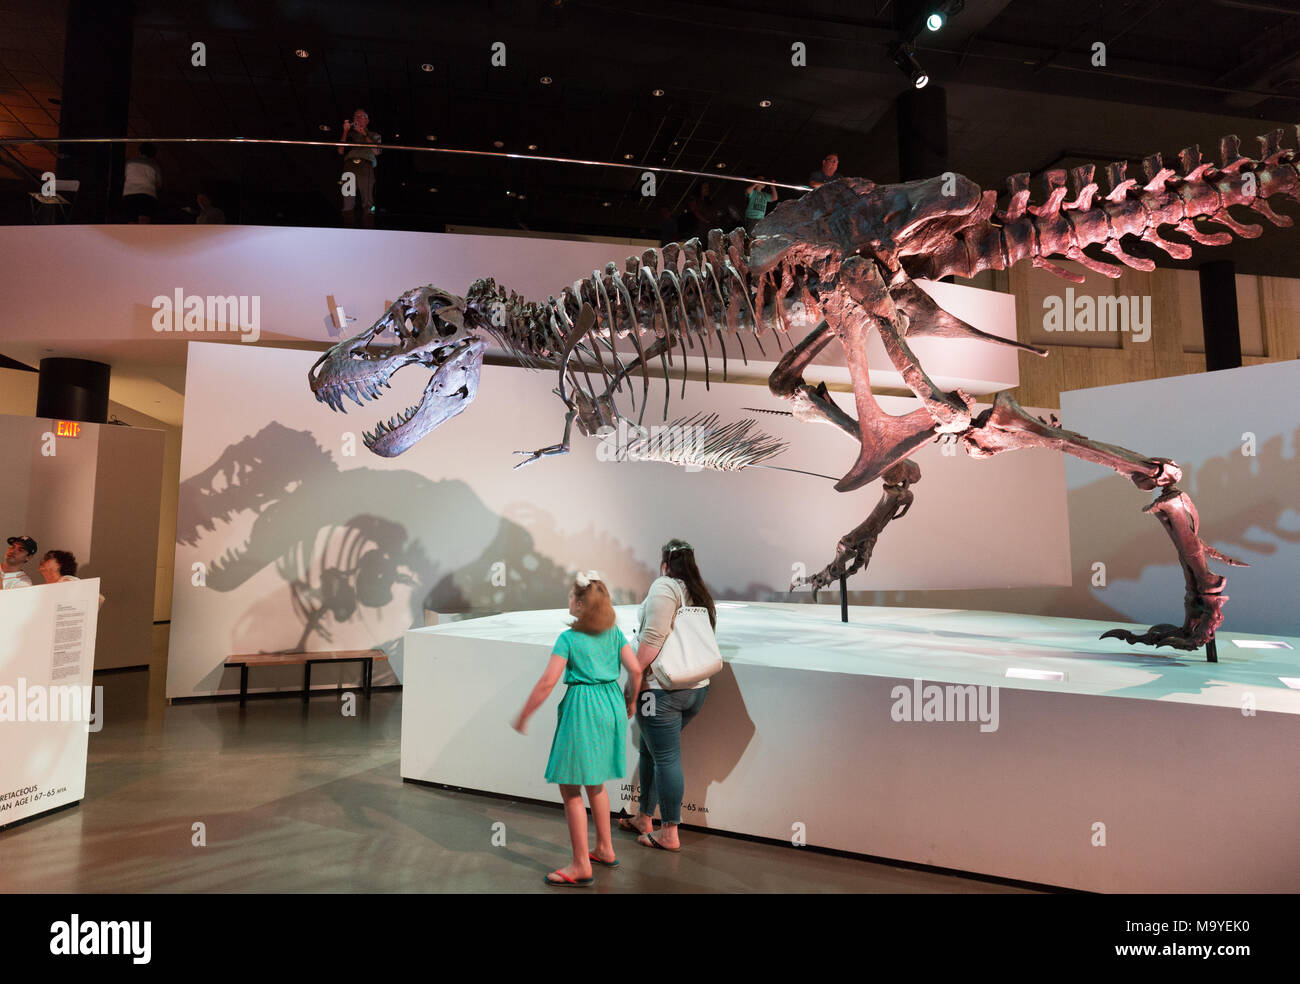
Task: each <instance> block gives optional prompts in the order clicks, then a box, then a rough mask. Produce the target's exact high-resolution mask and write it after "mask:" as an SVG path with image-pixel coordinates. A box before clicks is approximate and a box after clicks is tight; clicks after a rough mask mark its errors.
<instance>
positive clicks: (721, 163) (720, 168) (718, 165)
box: [713, 161, 727, 171]
mask: <svg viewBox="0 0 1300 984" xmlns="http://www.w3.org/2000/svg"><path fill="white" fill-rule="evenodd" d="M713 166H714V167H716V168H717V169H718V170H719V171H721V170H724V169H725V168H726V166H727V165H726V164H724V163H723V162H722V161H718V163H717V164H715V165H713Z"/></svg>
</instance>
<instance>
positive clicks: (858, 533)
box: [790, 459, 921, 601]
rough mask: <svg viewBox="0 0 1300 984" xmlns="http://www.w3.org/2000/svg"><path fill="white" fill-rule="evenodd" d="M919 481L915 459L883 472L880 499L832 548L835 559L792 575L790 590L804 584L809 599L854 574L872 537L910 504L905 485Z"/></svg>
mask: <svg viewBox="0 0 1300 984" xmlns="http://www.w3.org/2000/svg"><path fill="white" fill-rule="evenodd" d="M920 480H921V469H920V468H919V467H917V464H916V462H915V461H908V460H906V459H904V460H903V461H900V462H898V464H896V465H894V466H893V467H892V468H890V469H889V470H888V471H887V472H885V479H884V481H885V487H884V489H883V491H882V492H881V494H880V501H879V502H878V503H876V508H875V509H873V510H871V515H870V516H868V517H867V518H866V520H865V521H863V522H862V523H861V524H860V525H859V526H855V527H854V528H853V529H852V530H850V531H849V532H848V533H846V534H844V536H842V537H840V542H839V543H838V544H837V545H836V547H835V559H834V560H832V561H831V562H830V563H829V564H827V565H826V566H825V567H823V568H822V569H821V570H820V571H818V572H817V573H816V574H814V575H812V576H811V577H803V578H796V579H795V580H794V581H793V582H792V583H791V585H790V590H791V591H793V590H794V589H795V588H798V587H802V586H803V585H808V586H810V587H811V588H812V592H813V600H814V601H815V600H816V599H817V592H818V591H820V590H821V589H822V588H825V587H829V586H830V585H832V584H835V583H836V582H837V581H839V579H840V578H841V577H848V576H849V575H851V574H856V573H857V572H858V571H860V570H862V568H864V567H866V566H867V564H868V563H870V562H871V552H872V551H873V550H875V548H876V539H877V538H878V537H879V536H880V534H881V532H882V531H883V530H884V528H885V527H886V526H888V525H889V524H890V523H891V522H892V521H893V520H895V519H901V518H902V517H903V516H904V515H906V513H907V510H908V509H910V508H911V507H912V491H911V489H910V488H909V486H911V485H914V484H915V483H916V482H919V481H920Z"/></svg>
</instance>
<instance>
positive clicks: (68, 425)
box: [54, 420, 81, 437]
mask: <svg viewBox="0 0 1300 984" xmlns="http://www.w3.org/2000/svg"><path fill="white" fill-rule="evenodd" d="M56 423H57V424H58V428H57V430H55V432H54V433H55V435H56V436H58V437H80V436H81V424H79V423H78V422H77V421H75V420H60V421H57V422H56Z"/></svg>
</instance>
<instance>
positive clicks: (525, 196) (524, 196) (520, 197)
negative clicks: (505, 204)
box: [515, 195, 528, 202]
mask: <svg viewBox="0 0 1300 984" xmlns="http://www.w3.org/2000/svg"><path fill="white" fill-rule="evenodd" d="M515 197H516V198H518V199H519V200H520V201H521V202H522V201H523V200H524V199H525V198H527V197H528V196H527V195H515Z"/></svg>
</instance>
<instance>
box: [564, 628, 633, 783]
mask: <svg viewBox="0 0 1300 984" xmlns="http://www.w3.org/2000/svg"><path fill="white" fill-rule="evenodd" d="M625 645H627V639H626V638H625V637H624V636H623V633H622V631H621V630H620V629H619V627H618V626H617V625H615V626H613V627H612V628H610V629H607V630H606V631H605V632H602V633H601V634H600V635H595V636H593V635H587V634H586V633H583V632H575V631H574V630H573V629H569V630H568V631H566V632H565V633H564V634H563V635H561V636H560V638H559V639H557V640H556V642H555V649H554V650H553V652H554V653H555V655H557V656H563V657H565V658H566V659H567V660H568V661H569V665H568V668H567V669H566V670H565V673H564V682H565V683H567V684H568V685H569V689H568V691H567V692H566V693H565V695H564V698H563V699H562V700H561V701H560V711H559V715H558V720H557V722H556V725H555V739H554V740H553V741H552V742H551V757H550V758H549V759H548V760H547V762H546V781H547V782H555V783H563V784H564V785H568V786H599V785H601V784H602V783H605V782H608V781H609V780H610V779H619V778H621V777H622V776H623V774H624V772H625V771H626V764H627V703H626V702H625V701H624V700H623V688H622V687H620V686H619V685H618V669H619V658H618V654H619V653H620V652H621V651H622V649H623V647H624V646H625Z"/></svg>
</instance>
